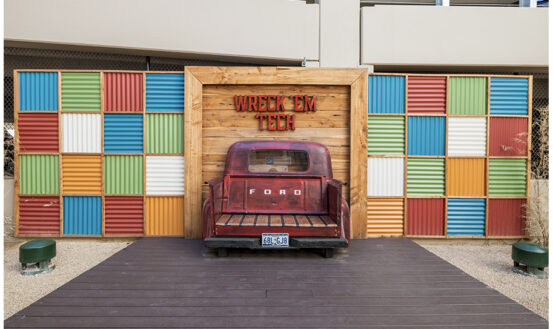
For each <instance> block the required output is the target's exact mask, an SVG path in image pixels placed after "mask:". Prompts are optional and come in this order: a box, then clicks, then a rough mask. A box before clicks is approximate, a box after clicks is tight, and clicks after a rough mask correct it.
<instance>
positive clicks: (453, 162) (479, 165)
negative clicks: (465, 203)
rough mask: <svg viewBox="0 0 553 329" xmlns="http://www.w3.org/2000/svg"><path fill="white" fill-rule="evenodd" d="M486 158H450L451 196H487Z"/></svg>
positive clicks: (449, 184)
mask: <svg viewBox="0 0 553 329" xmlns="http://www.w3.org/2000/svg"><path fill="white" fill-rule="evenodd" d="M485 172H486V159H451V158H450V159H448V160H447V194H448V195H449V196H485V195H486V185H485V182H486V180H485Z"/></svg>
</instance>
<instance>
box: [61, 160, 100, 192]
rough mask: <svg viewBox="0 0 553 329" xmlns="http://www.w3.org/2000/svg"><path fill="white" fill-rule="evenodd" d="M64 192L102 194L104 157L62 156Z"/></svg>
mask: <svg viewBox="0 0 553 329" xmlns="http://www.w3.org/2000/svg"><path fill="white" fill-rule="evenodd" d="M61 170H62V177H63V193H64V194H101V193H102V158H101V157H100V156H96V155H78V156H76V155H64V156H62V167H61Z"/></svg>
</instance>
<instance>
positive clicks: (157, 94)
mask: <svg viewBox="0 0 553 329" xmlns="http://www.w3.org/2000/svg"><path fill="white" fill-rule="evenodd" d="M146 111H174V112H184V73H183V74H178V73H167V74H164V73H147V74H146Z"/></svg>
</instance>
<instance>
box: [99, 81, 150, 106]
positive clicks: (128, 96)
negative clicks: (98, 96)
mask: <svg viewBox="0 0 553 329" xmlns="http://www.w3.org/2000/svg"><path fill="white" fill-rule="evenodd" d="M142 83H143V75H142V74H141V73H110V72H107V73H104V98H105V100H104V111H106V112H142V108H143V104H142V102H143V90H142V89H143V87H142Z"/></svg>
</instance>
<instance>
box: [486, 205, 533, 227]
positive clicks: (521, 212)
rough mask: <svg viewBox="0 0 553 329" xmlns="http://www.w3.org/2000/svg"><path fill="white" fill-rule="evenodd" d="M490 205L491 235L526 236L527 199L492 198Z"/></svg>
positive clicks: (489, 222)
mask: <svg viewBox="0 0 553 329" xmlns="http://www.w3.org/2000/svg"><path fill="white" fill-rule="evenodd" d="M489 207H490V209H489V210H488V215H489V219H488V234H489V235H490V236H524V229H525V218H526V200H524V199H490V200H489Z"/></svg>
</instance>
